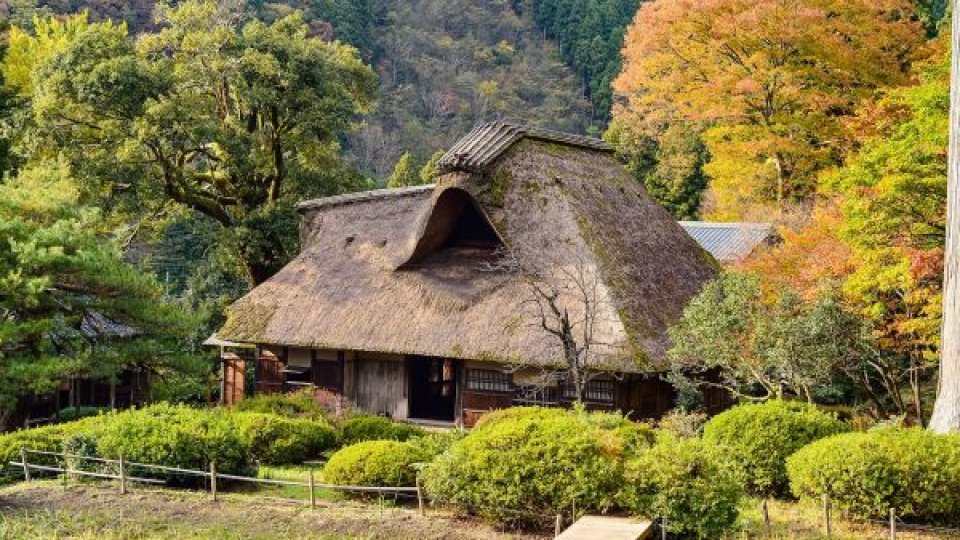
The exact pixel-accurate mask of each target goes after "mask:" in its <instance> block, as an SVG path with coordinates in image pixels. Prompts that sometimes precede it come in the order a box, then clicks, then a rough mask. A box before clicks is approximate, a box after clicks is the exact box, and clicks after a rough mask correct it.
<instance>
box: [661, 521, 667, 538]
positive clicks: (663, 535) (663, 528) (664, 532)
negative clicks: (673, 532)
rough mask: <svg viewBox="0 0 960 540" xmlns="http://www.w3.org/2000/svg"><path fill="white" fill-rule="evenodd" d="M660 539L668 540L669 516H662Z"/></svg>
mask: <svg viewBox="0 0 960 540" xmlns="http://www.w3.org/2000/svg"><path fill="white" fill-rule="evenodd" d="M660 540H667V516H663V517H662V518H660Z"/></svg>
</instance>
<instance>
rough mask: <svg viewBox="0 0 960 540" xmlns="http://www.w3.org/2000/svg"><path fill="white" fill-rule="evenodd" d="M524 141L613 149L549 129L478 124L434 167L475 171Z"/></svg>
mask: <svg viewBox="0 0 960 540" xmlns="http://www.w3.org/2000/svg"><path fill="white" fill-rule="evenodd" d="M524 138H530V139H536V140H541V141H547V142H554V143H559V144H565V145H568V146H574V147H578V148H586V149H588V150H597V151H601V152H613V147H612V146H610V145H609V144H607V143H606V142H605V141H603V140H601V139H597V138H594V137H587V136H585V135H575V134H573V133H564V132H562V131H555V130H552V129H546V128H540V127H531V126H524V125H520V124H514V123H512V122H504V121H495V122H487V123H484V124H480V125H478V126H476V127H474V128H473V129H472V130H470V132H469V133H467V134H466V135H464V136H463V137H461V138H460V139H458V140H457V142H455V143H453V146H451V147H450V149H449V150H447V152H446V153H445V154H444V155H443V157H441V158H440V161H438V162H437V164H438V165H439V166H440V168H441V169H442V170H448V171H449V170H458V169H460V170H467V171H477V170H480V169H483V168H484V167H486V166H488V165H489V164H490V163H492V162H493V161H494V160H495V159H497V158H498V157H499V156H500V154H502V153H503V152H505V151H506V150H507V149H508V148H510V147H511V146H513V144H514V143H516V142H518V141H520V140H521V139H524Z"/></svg>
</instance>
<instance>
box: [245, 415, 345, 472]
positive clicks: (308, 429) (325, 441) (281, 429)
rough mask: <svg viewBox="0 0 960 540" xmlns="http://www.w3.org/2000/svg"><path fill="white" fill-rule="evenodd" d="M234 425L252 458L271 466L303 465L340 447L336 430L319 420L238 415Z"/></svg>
mask: <svg viewBox="0 0 960 540" xmlns="http://www.w3.org/2000/svg"><path fill="white" fill-rule="evenodd" d="M233 421H234V422H235V423H236V425H237V429H238V430H239V432H240V436H241V437H243V439H244V441H245V442H246V444H247V446H248V447H249V448H250V452H251V455H252V457H253V458H254V459H256V460H259V461H260V462H261V463H266V464H269V465H286V464H291V463H302V462H303V461H305V460H308V459H310V458H313V457H316V456H318V455H320V453H321V452H323V451H325V450H329V449H331V448H333V447H334V446H336V443H337V432H336V430H334V429H333V427H331V426H330V425H328V424H327V423H326V422H322V421H318V420H308V419H305V418H284V417H281V416H277V415H273V414H262V413H235V414H234V415H233Z"/></svg>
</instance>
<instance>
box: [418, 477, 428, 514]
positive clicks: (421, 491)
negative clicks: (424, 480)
mask: <svg viewBox="0 0 960 540" xmlns="http://www.w3.org/2000/svg"><path fill="white" fill-rule="evenodd" d="M417 508H418V509H419V510H420V515H421V516H425V515H427V514H426V511H425V510H424V508H423V490H422V489H421V488H420V475H419V474H418V475H417Z"/></svg>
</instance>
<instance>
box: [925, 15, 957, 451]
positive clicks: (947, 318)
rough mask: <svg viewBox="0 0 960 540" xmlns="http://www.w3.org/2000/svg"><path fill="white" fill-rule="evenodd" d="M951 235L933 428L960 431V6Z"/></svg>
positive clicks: (954, 82) (951, 148) (950, 180)
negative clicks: (959, 79)
mask: <svg viewBox="0 0 960 540" xmlns="http://www.w3.org/2000/svg"><path fill="white" fill-rule="evenodd" d="M950 43H951V47H950V48H951V52H952V64H951V77H950V124H949V125H950V145H949V156H950V159H949V167H948V169H947V174H948V180H947V239H946V244H947V246H946V256H945V259H944V281H943V339H942V341H941V345H940V350H941V356H940V381H939V387H938V389H937V401H936V403H935V404H934V408H933V417H932V418H931V419H930V428H931V429H933V430H934V431H938V432H948V431H960V290H958V287H960V82H958V80H957V79H958V78H960V10H958V9H957V8H956V7H954V9H953V30H952V37H951V41H950Z"/></svg>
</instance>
